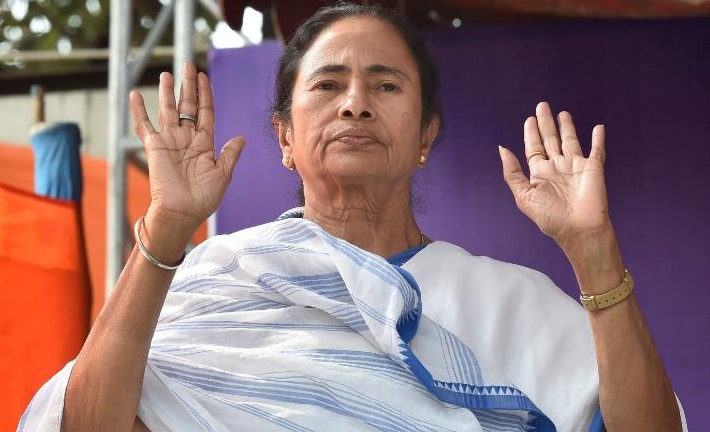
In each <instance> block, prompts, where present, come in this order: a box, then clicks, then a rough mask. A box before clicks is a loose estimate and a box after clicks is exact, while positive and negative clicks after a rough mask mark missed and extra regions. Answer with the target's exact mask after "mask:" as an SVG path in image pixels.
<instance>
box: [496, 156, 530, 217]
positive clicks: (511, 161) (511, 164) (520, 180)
mask: <svg viewBox="0 0 710 432" xmlns="http://www.w3.org/2000/svg"><path fill="white" fill-rule="evenodd" d="M498 152H499V153H500V160H501V162H502V164H503V179H504V180H505V183H506V184H507V185H508V187H509V188H510V191H511V192H512V193H513V197H514V198H515V202H516V204H517V205H518V208H522V207H521V205H522V202H523V196H524V195H525V193H526V192H527V191H528V190H530V189H532V185H531V184H530V180H528V178H527V177H526V176H525V174H524V173H523V168H522V166H521V165H520V161H518V158H517V157H516V156H515V155H514V154H513V152H511V151H510V150H508V149H507V148H505V147H501V146H498Z"/></svg>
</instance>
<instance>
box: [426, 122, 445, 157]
mask: <svg viewBox="0 0 710 432" xmlns="http://www.w3.org/2000/svg"><path fill="white" fill-rule="evenodd" d="M440 125H441V122H440V121H439V116H438V115H435V116H434V117H433V118H432V119H431V121H429V124H428V125H427V126H426V128H425V129H424V130H423V131H422V146H421V154H422V155H423V156H424V157H427V156H429V150H431V145H432V144H433V143H434V140H435V139H436V136H437V135H439V126H440Z"/></svg>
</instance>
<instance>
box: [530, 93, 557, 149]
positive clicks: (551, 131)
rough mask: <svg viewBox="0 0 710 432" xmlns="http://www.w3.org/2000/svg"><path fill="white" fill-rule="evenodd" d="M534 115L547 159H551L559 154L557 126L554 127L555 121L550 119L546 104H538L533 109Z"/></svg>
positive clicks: (550, 115)
mask: <svg viewBox="0 0 710 432" xmlns="http://www.w3.org/2000/svg"><path fill="white" fill-rule="evenodd" d="M535 115H536V117H537V124H538V127H539V128H540V136H541V137H542V142H543V144H544V145H545V151H546V152H547V157H548V158H553V157H554V156H557V155H558V154H561V149H560V137H559V136H558V135H557V126H555V119H554V117H552V111H551V110H550V105H549V104H548V103H547V102H540V103H539V104H537V108H535Z"/></svg>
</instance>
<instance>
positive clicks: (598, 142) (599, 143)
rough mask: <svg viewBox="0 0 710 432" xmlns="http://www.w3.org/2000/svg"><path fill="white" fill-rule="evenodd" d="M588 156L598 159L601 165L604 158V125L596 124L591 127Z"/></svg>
mask: <svg viewBox="0 0 710 432" xmlns="http://www.w3.org/2000/svg"><path fill="white" fill-rule="evenodd" d="M589 157H590V158H594V159H597V160H599V162H601V163H602V165H603V164H604V161H605V160H606V130H605V129H604V125H596V126H594V129H592V150H590V152H589Z"/></svg>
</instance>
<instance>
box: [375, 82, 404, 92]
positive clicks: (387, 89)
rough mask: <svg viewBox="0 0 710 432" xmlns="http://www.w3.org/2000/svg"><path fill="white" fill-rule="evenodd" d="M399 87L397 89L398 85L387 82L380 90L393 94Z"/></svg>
mask: <svg viewBox="0 0 710 432" xmlns="http://www.w3.org/2000/svg"><path fill="white" fill-rule="evenodd" d="M398 88H399V87H397V84H394V83H390V82H386V83H382V84H380V89H381V90H383V91H385V92H393V91H396V90H397V89H398Z"/></svg>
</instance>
